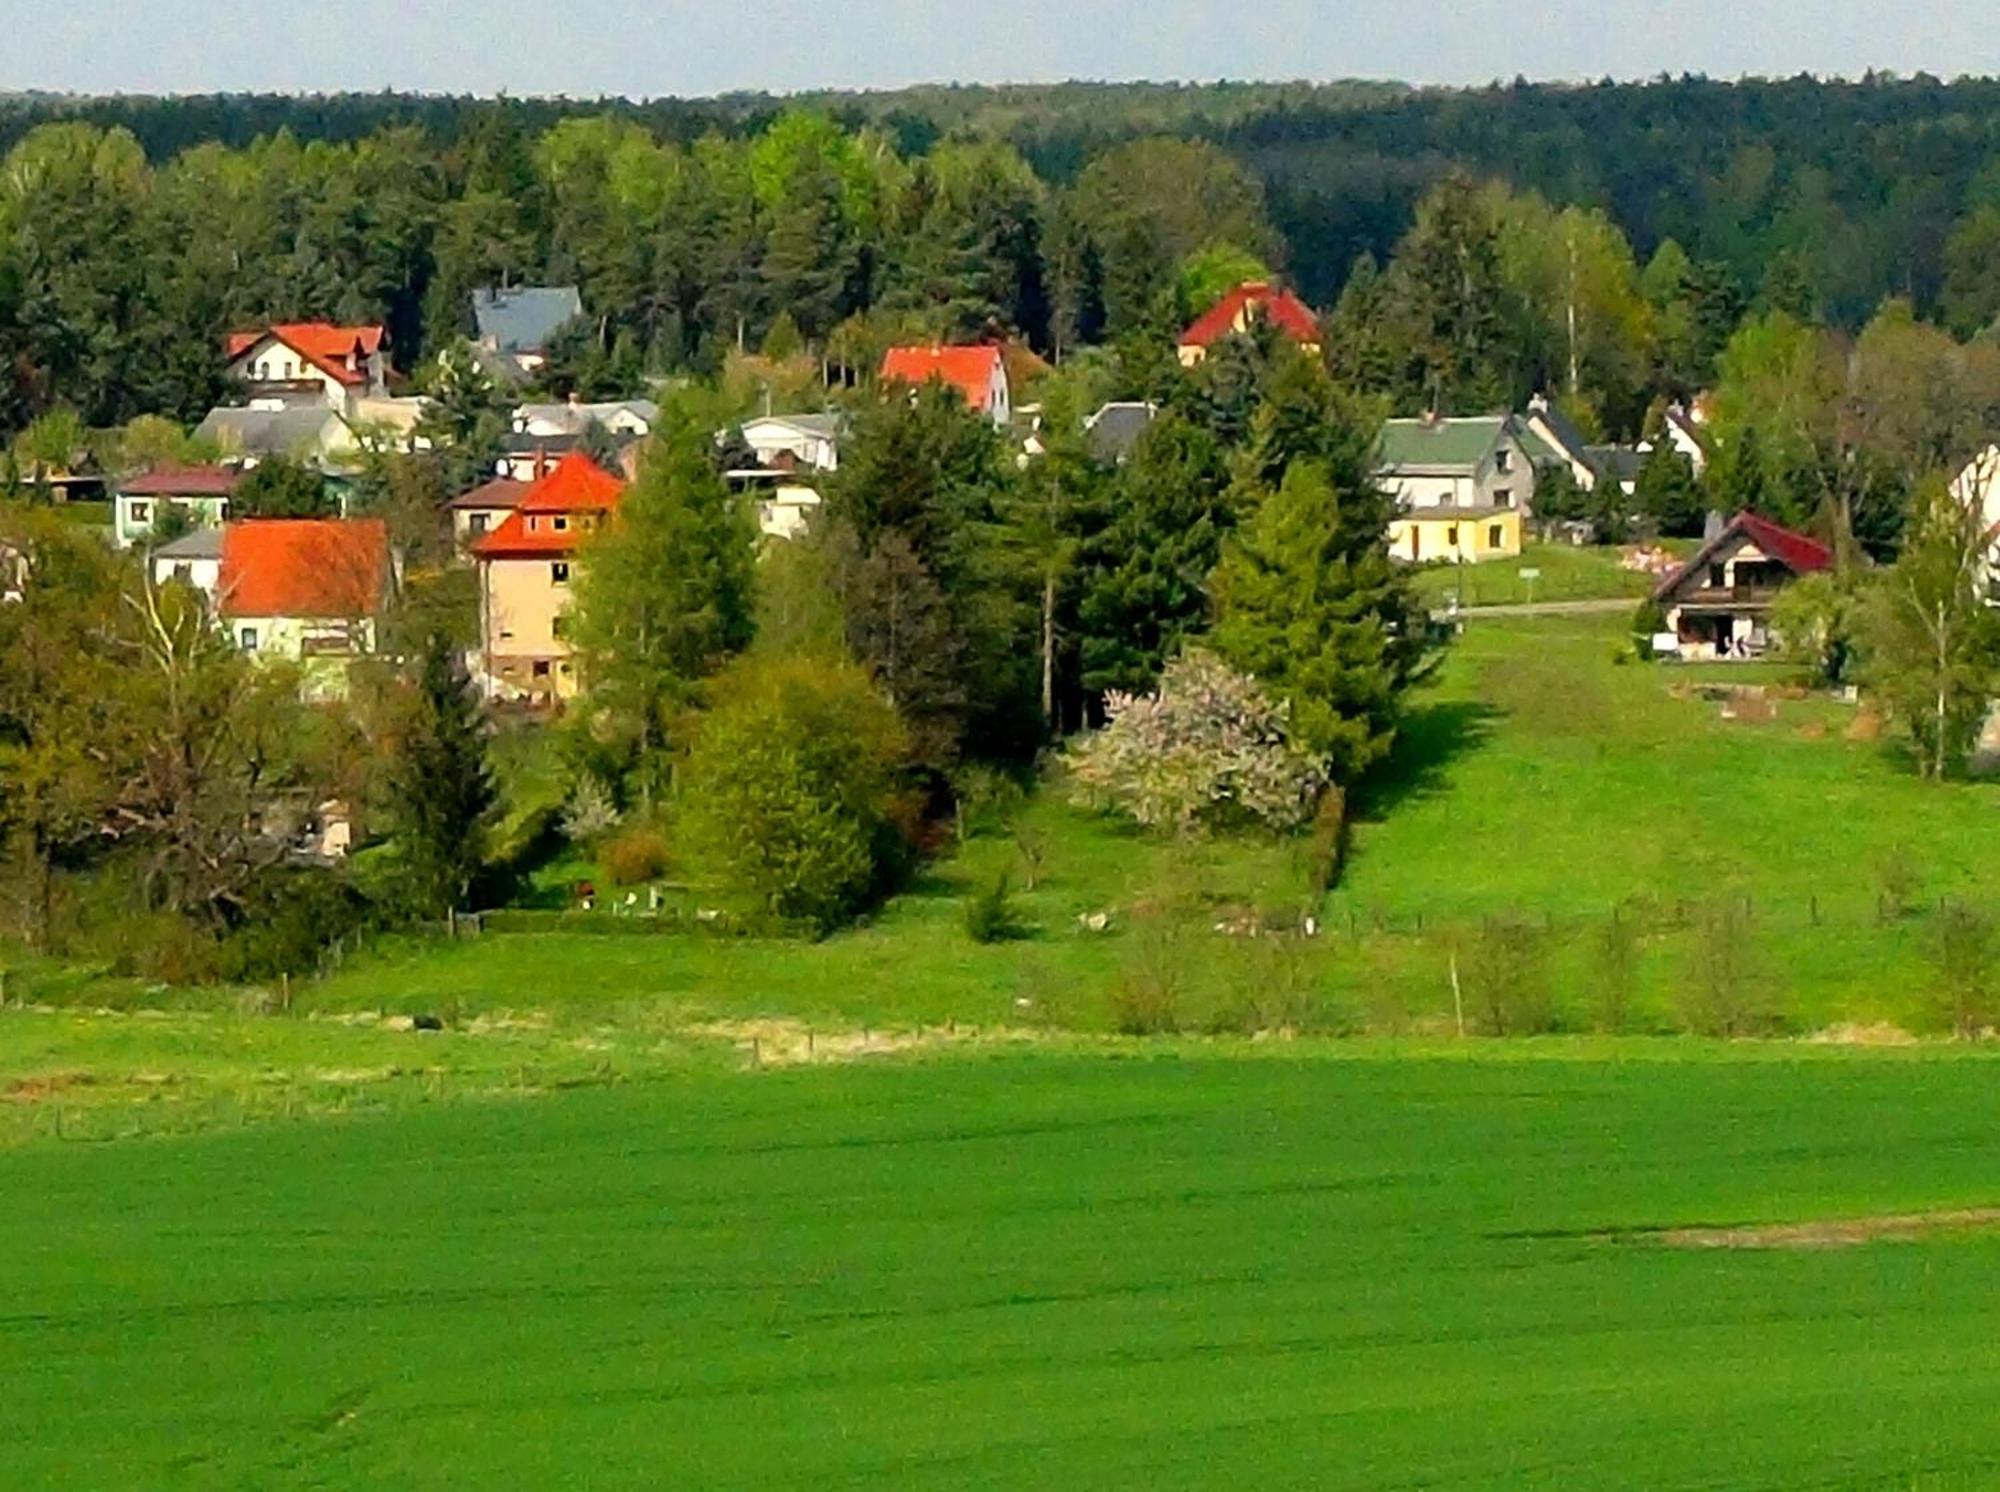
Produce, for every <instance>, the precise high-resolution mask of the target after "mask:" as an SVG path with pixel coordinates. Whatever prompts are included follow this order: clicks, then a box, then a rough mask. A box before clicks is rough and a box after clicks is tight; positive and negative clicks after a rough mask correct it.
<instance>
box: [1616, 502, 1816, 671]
mask: <svg viewBox="0 0 2000 1492" xmlns="http://www.w3.org/2000/svg"><path fill="white" fill-rule="evenodd" d="M1832 567H1833V551H1832V550H1831V549H1829V548H1827V546H1826V545H1824V544H1822V543H1820V542H1819V540H1817V539H1809V538H1807V537H1806V536H1805V535H1804V534H1800V533H1794V532H1793V531H1792V530H1791V529H1788V528H1785V527H1782V526H1781V525H1779V524H1776V523H1773V522H1771V520H1770V519H1768V518H1760V517H1758V516H1757V515H1756V514H1755V513H1738V514H1737V515H1736V516H1735V517H1734V518H1732V519H1731V520H1730V521H1729V522H1728V523H1727V524H1725V525H1723V527H1722V528H1721V529H1720V530H1719V531H1718V532H1717V533H1715V534H1714V535H1713V536H1712V537H1711V538H1709V539H1708V540H1707V541H1706V542H1704V543H1703V544H1702V546H1701V548H1700V549H1698V550H1696V551H1695V554H1694V557H1693V558H1692V559H1690V560H1689V561H1688V562H1687V563H1686V564H1684V565H1682V566H1681V567H1680V568H1679V569H1678V570H1676V571H1674V572H1673V573H1672V574H1671V575H1669V576H1668V577H1667V578H1666V579H1665V580H1663V581H1661V582H1660V584H1659V587H1658V588H1657V589H1656V590H1655V591H1654V592H1653V599H1654V600H1655V601H1657V602H1658V603H1659V604H1660V607H1661V609H1662V610H1663V611H1664V612H1665V613H1666V624H1665V632H1664V633H1662V640H1664V638H1665V636H1666V634H1669V633H1670V634H1672V636H1673V639H1674V645H1673V646H1672V648H1671V649H1669V648H1666V647H1664V646H1661V647H1660V650H1661V651H1671V652H1672V653H1674V654H1675V655H1677V656H1679V657H1682V658H1701V659H1706V658H1755V657H1757V656H1759V655H1760V654H1762V653H1763V652H1764V650H1765V649H1766V648H1768V647H1769V646H1770V645H1771V641H1772V632H1771V607H1772V605H1773V603H1775V602H1776V601H1777V599H1778V594H1779V592H1780V591H1782V590H1784V588H1785V587H1786V586H1788V585H1791V584H1793V583H1794V582H1795V581H1797V580H1799V579H1800V578H1801V577H1802V576H1806V575H1813V574H1817V573H1818V572H1819V571H1821V570H1828V569H1831V568H1832Z"/></svg>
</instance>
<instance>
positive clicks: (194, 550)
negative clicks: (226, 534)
mask: <svg viewBox="0 0 2000 1492" xmlns="http://www.w3.org/2000/svg"><path fill="white" fill-rule="evenodd" d="M153 558H154V559H156V560H212V559H221V558H222V530H221V529H219V528H192V529H189V530H188V531H187V532H186V533H184V534H182V535H181V536H180V537H179V538H178V539H169V540H168V541H167V542H166V543H164V544H155V545H154V546H153Z"/></svg>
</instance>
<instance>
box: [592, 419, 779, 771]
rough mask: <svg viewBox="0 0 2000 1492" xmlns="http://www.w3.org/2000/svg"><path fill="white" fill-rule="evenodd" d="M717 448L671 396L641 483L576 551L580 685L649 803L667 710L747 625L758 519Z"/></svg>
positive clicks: (685, 698)
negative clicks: (726, 476) (732, 485)
mask: <svg viewBox="0 0 2000 1492" xmlns="http://www.w3.org/2000/svg"><path fill="white" fill-rule="evenodd" d="M715 451H716V446H715V440H714V434H713V431H712V430H711V429H710V421H708V420H707V419H705V418H702V417H700V416H699V414H698V413H697V411H695V410H693V409H690V408H687V407H685V406H684V405H670V406H669V407H668V409H667V410H666V411H665V412H664V415H663V418H662V419H661V422H660V424H659V425H658V426H656V427H655V430H654V435H653V440H652V444H651V446H650V448H649V449H648V451H647V453H646V457H645V460H644V462H643V463H642V464H641V466H640V468H639V476H638V480H637V481H635V482H634V483H633V484H632V486H631V487H630V488H629V489H628V490H627V491H626V493H625V496H624V498H623V499H622V500H621V501H620V503H619V506H618V509H617V512H616V515H615V516H614V517H613V519H612V520H611V522H610V523H609V524H607V525H606V526H605V528H604V529H603V530H602V531H600V532H599V533H598V534H597V535H596V536H595V537H594V538H593V539H592V540H591V541H590V542H589V543H588V544H586V546H585V548H584V550H583V552H582V553H581V554H580V555H579V556H578V563H577V576H576V607H575V610H574V612H573V613H572V614H571V616H570V618H569V622H570V630H571V635H572V636H573V638H574V640H575V643H576V646H577V649H578V651H579V652H580V653H581V654H582V660H583V668H584V684H585V687H586V688H587V690H588V692H589V698H590V703H591V706H592V708H593V710H594V711H595V712H597V719H598V723H599V726H600V727H601V728H602V731H603V732H604V733H608V734H611V735H614V736H615V737H617V738H618V739H619V740H621V741H623V742H624V744H625V745H626V747H627V748H628V750H629V751H630V753H631V759H630V768H631V772H632V779H633V780H632V782H631V787H632V789H633V792H634V796H636V797H637V798H638V799H639V800H640V801H642V802H644V803H647V804H651V803H652V802H654V801H655V800H656V798H657V797H658V795H659V794H660V792H661V791H662V789H663V788H664V787H665V784H666V774H667V769H668V763H667V760H666V748H667V746H668V744H669V741H668V731H669V727H670V725H671V723H672V720H673V717H674V716H675V714H676V713H678V712H679V711H680V710H682V709H684V708H686V707H687V706H688V705H689V704H690V703H691V702H692V700H693V698H694V692H695V688H696V686H697V685H698V684H699V683H700V681H701V680H702V679H704V678H706V677H707V676H708V675H709V674H711V673H713V672H715V670H717V669H718V668H720V667H721V666H722V665H723V664H724V663H726V662H727V661H728V660H729V658H730V657H731V656H733V655H734V654H736V653H739V652H741V651H742V650H743V649H744V648H745V647H747V646H748V645H749V642H750V637H751V633H752V630H753V627H754V595H755V566H756V544H757V533H756V527H755V525H754V524H753V523H752V521H751V518H750V514H749V510H748V508H747V506H746V505H745V503H744V502H743V500H742V499H741V498H740V497H739V496H738V495H737V494H735V493H732V492H731V491H730V490H729V486H728V484H727V483H726V482H725V481H724V480H723V478H722V473H721V471H720V469H719V468H718V466H717V464H716V460H715Z"/></svg>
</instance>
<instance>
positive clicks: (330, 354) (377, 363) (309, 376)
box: [224, 321, 389, 414]
mask: <svg viewBox="0 0 2000 1492" xmlns="http://www.w3.org/2000/svg"><path fill="white" fill-rule="evenodd" d="M387 348H388V333H387V332H386V331H385V330H384V329H383V328H382V327H381V326H379V325H373V326H335V325H333V324H332V323H330V322H325V321H286V322H279V323H277V324H275V325H272V326H265V327H253V328H249V329H247V330H243V331H235V332H231V333H230V334H229V337H228V340H227V342H226V344H225V348H224V351H225V354H226V356H227V358H228V362H229V366H228V373H229V376H230V377H231V378H233V379H235V380H237V381H238V382H240V383H242V384H243V385H244V387H245V388H247V389H248V390H249V395H250V402H251V404H252V405H253V406H254V405H260V404H262V405H267V406H270V407H277V406H280V405H286V404H308V403H318V404H324V405H326V406H327V407H328V408H329V409H334V410H338V411H339V412H340V413H342V414H349V413H352V412H353V406H354V402H355V401H356V400H359V399H364V398H372V397H378V396H381V395H385V394H387V393H388V392H389V361H388V355H387Z"/></svg>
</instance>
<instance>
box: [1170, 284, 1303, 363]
mask: <svg viewBox="0 0 2000 1492" xmlns="http://www.w3.org/2000/svg"><path fill="white" fill-rule="evenodd" d="M1260 322H1263V323H1267V324H1269V325H1270V326H1272V327H1274V328H1276V329H1277V331H1278V333H1279V334H1280V335H1281V336H1283V337H1285V338H1286V339H1288V340H1289V341H1292V342H1295V343H1297V344H1298V345H1299V346H1300V347H1301V348H1303V349H1304V350H1305V351H1307V352H1310V353H1318V351H1319V347H1320V330H1319V318H1318V317H1317V316H1315V315H1313V313H1312V311H1311V309H1310V308H1309V307H1308V306H1307V305H1306V303H1305V302H1304V301H1302V300H1300V299H1299V298H1298V297H1297V296H1296V295H1294V294H1292V292H1291V291H1289V290H1287V289H1285V288H1284V287H1283V286H1281V285H1274V284H1272V283H1271V282H1270V281H1268V280H1246V281H1244V283H1242V284H1241V285H1238V286H1237V287H1236V288H1235V289H1234V290H1231V291H1229V292H1228V293H1227V294H1225V295H1224V296H1223V297H1222V298H1221V299H1220V300H1218V301H1217V302H1216V303H1215V304H1214V305H1212V306H1210V307H1209V308H1208V309H1207V310H1206V311H1204V312H1202V313H1201V315H1199V316H1197V317H1196V318H1195V319H1194V321H1193V322H1192V323H1191V324H1190V325H1189V327H1188V329H1187V330H1186V331H1184V332H1182V333H1181V341H1180V359H1181V366H1182V367H1183V368H1192V367H1194V366H1196V365H1197V364H1198V363H1200V362H1201V361H1202V360H1203V359H1205V358H1206V357H1207V356H1208V353H1209V349H1210V348H1212V347H1213V346H1215V344H1216V343H1218V342H1220V341H1222V340H1223V339H1224V338H1226V337H1236V336H1248V335H1249V334H1250V332H1251V331H1252V330H1254V329H1255V327H1256V326H1257V325H1258V323H1260Z"/></svg>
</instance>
